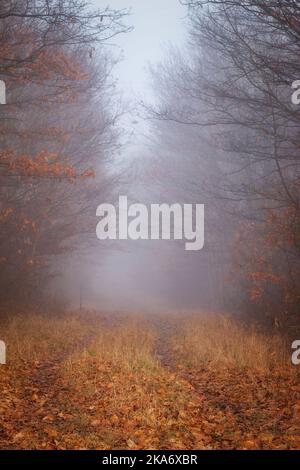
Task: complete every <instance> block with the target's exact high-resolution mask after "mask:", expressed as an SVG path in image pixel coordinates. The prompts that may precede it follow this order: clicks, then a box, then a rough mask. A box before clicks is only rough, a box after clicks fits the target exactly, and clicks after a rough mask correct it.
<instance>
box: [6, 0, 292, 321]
mask: <svg viewBox="0 0 300 470" xmlns="http://www.w3.org/2000/svg"><path fill="white" fill-rule="evenodd" d="M299 24H300V6H299V3H298V2H295V1H293V2H292V1H287V0H280V1H279V0H278V1H277V0H274V2H272V5H270V4H269V2H267V1H261V2H259V4H258V3H257V1H256V0H249V1H247V2H246V1H243V0H230V1H229V0H164V1H158V0H155V1H151V2H150V1H146V0H139V1H136V0H132V1H131V2H130V1H127V0H126V1H125V0H115V1H111V2H110V3H109V2H108V3H106V2H104V1H102V0H101V1H100V0H99V1H98V0H93V1H91V2H85V1H83V0H72V1H71V0H51V1H50V0H26V2H24V1H22V0H14V1H13V0H7V1H6V2H2V3H1V4H0V33H1V48H0V80H2V81H4V82H5V84H6V88H7V97H6V98H7V99H6V101H7V104H5V105H1V106H0V182H1V186H0V192H1V200H0V223H1V235H0V285H1V289H2V310H3V311H6V308H10V309H11V308H13V307H14V306H16V308H17V309H18V308H19V306H22V308H24V309H26V308H28V309H29V308H31V307H32V305H35V306H37V305H41V306H43V308H44V306H45V303H46V304H47V305H53V307H54V309H55V310H56V309H57V307H56V305H57V303H56V302H57V301H59V302H60V305H69V306H70V307H72V308H74V307H75V308H77V307H81V308H88V307H89V308H95V309H98V310H109V311H115V310H134V311H135V310H140V311H146V312H155V311H166V310H190V309H197V310H199V311H201V310H213V311H219V312H222V311H225V312H231V313H241V314H245V315H246V316H247V315H248V316H249V315H250V316H251V315H252V316H254V317H255V319H256V320H257V319H259V320H263V322H266V323H268V324H270V325H273V324H274V325H288V326H289V327H291V326H292V325H293V324H298V323H299V302H300V297H299V292H300V289H299V279H300V257H299V253H300V249H299V246H300V241H299V240H300V237H299V233H300V230H299V227H300V217H299V207H300V203H299V200H300V198H299V188H300V183H299V182H300V176H299V148H300V144H299V131H298V129H299V116H300V114H299V109H300V108H299V103H300V98H299V96H300V93H299V89H298V88H299V78H300V68H299V67H300V66H299V60H298V59H299V44H300V35H299ZM120 195H123V196H127V197H128V201H129V204H130V203H134V202H140V203H144V204H146V205H147V206H148V207H149V205H150V204H162V203H167V204H172V203H179V204H181V205H183V204H185V203H189V204H204V205H205V237H204V238H205V240H204V248H203V249H202V250H200V251H197V252H195V251H193V252H189V251H186V250H185V249H184V243H182V241H176V242H175V241H172V240H170V241H162V240H159V241H151V240H148V241H147V240H143V241H141V240H138V241H122V242H120V241H111V240H106V241H99V240H98V239H97V237H96V226H97V223H98V222H99V219H98V218H97V216H96V210H97V207H98V206H99V205H100V204H102V203H112V204H115V205H116V206H117V203H118V199H119V196H120ZM16 286H17V289H16ZM7 306H8V307H7Z"/></svg>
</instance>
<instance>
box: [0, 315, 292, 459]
mask: <svg viewBox="0 0 300 470" xmlns="http://www.w3.org/2000/svg"><path fill="white" fill-rule="evenodd" d="M0 338H1V339H2V340H4V341H5V342H6V345H7V365H2V366H0V394H1V401H0V448H1V449H105V450H110V449H174V450H175V449H300V383H299V373H298V370H297V368H295V367H292V366H291V365H290V364H289V360H288V357H286V355H285V350H286V349H285V345H284V342H283V340H281V338H280V337H277V336H266V335H263V334H260V333H258V332H257V331H256V330H254V329H249V328H246V327H244V326H243V325H241V324H238V323H237V322H236V321H235V320H232V319H231V318H229V317H222V316H208V315H196V314H194V315H181V316H180V315H160V316H155V315H153V316H142V315H134V314H131V315H130V314H128V315H125V314H124V315H112V316H110V315H104V314H94V313H88V312H86V313H85V314H66V315H63V316H61V317H58V316H52V317H49V316H48V317H46V316H43V315H33V314H32V315H29V316H28V315H26V316H21V315H18V316H14V317H13V318H11V319H8V320H3V321H2V322H1V325H0Z"/></svg>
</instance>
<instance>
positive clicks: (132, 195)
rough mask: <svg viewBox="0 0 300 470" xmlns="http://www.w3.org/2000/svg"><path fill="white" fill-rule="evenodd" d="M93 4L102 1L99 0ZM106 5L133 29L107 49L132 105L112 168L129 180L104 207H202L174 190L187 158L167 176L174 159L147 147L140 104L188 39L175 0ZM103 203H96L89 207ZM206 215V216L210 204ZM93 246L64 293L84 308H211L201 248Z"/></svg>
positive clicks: (147, 127) (148, 134)
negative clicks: (125, 12)
mask: <svg viewBox="0 0 300 470" xmlns="http://www.w3.org/2000/svg"><path fill="white" fill-rule="evenodd" d="M94 3H95V4H96V5H97V3H98V4H103V2H99V1H98V2H97V0H94ZM109 5H110V7H112V8H116V9H121V8H129V9H130V12H131V14H130V16H129V17H128V20H127V21H128V23H129V24H131V25H132V26H133V30H132V32H130V33H129V34H124V35H120V36H119V37H118V38H116V39H114V40H113V46H112V50H113V51H114V53H115V54H116V55H118V56H120V57H121V61H120V62H119V63H118V64H117V66H116V67H115V70H114V76H115V78H116V80H117V83H118V86H119V88H120V89H121V91H122V94H123V99H124V100H125V101H126V103H127V104H129V106H130V108H131V111H130V112H129V113H126V114H125V116H124V118H123V121H122V125H123V126H124V130H125V132H126V131H127V132H128V134H129V135H128V136H127V138H126V143H125V145H124V147H122V149H121V150H120V154H119V156H118V157H119V161H118V163H119V162H120V161H121V162H122V164H123V165H124V167H125V174H126V171H128V175H129V182H128V181H127V179H126V184H122V182H121V183H120V184H119V187H118V188H117V190H116V193H115V195H114V196H113V195H112V196H110V197H108V200H107V201H105V202H114V201H115V199H114V197H115V198H116V197H118V194H121V195H128V197H129V200H130V201H132V202H144V203H145V204H150V203H163V202H167V203H172V202H178V203H182V204H183V203H185V202H189V201H191V202H193V203H199V204H201V203H202V200H201V197H193V196H191V195H189V194H188V193H189V191H186V190H183V188H182V190H181V191H174V187H175V188H177V187H178V185H179V187H180V185H181V184H182V186H184V183H185V182H184V180H185V174H186V175H188V174H189V171H190V172H191V173H192V170H191V169H190V170H189V169H188V168H187V166H188V162H186V160H187V155H185V154H184V150H182V162H183V163H182V166H181V168H180V169H179V170H178V169H177V170H176V174H175V175H173V176H172V170H171V168H172V167H173V166H174V160H175V158H176V159H177V160H178V158H179V159H180V155H179V156H178V155H169V156H168V155H164V156H161V155H159V152H158V150H157V149H156V148H155V147H154V148H153V147H152V148H150V149H149V146H150V147H151V141H152V133H153V129H152V128H151V124H150V123H149V122H148V120H147V119H145V118H144V116H143V113H142V112H141V109H140V108H139V103H140V102H141V101H146V102H149V103H150V102H151V101H153V100H155V90H154V88H153V81H152V77H151V74H150V73H149V67H150V66H151V64H156V63H158V62H159V61H162V60H163V59H164V57H165V55H166V54H167V52H168V48H169V47H170V46H171V45H172V46H173V47H175V46H176V47H181V46H184V43H185V41H186V39H187V32H186V15H187V12H186V9H185V8H184V7H183V6H182V5H181V4H180V2H178V1H177V0H164V1H163V2H161V1H159V0H154V1H151V2H150V1H147V0H132V1H127V0H113V1H111V2H109ZM162 161H163V164H162ZM179 163H180V162H177V164H179ZM158 165H162V167H163V170H162V175H161V177H160V179H161V181H158V180H156V179H155V178H153V177H152V173H155V172H156V171H157V166H158ZM173 177H176V181H175V182H174V183H173V185H172V183H171V184H170V180H171V179H172V178H173ZM186 179H188V177H187V176H186ZM185 184H187V183H185ZM166 185H170V194H168V192H167V191H165V190H164V187H165V186H166ZM172 186H173V187H172ZM101 202H103V201H95V210H96V207H97V205H98V203H101ZM206 210H208V211H209V207H207V208H206ZM95 222H97V219H96V218H95ZM95 225H96V223H95ZM98 243H99V245H101V247H100V246H99V254H94V253H92V254H91V255H90V256H89V257H88V258H87V259H86V258H84V262H83V263H80V268H79V271H78V268H77V267H76V268H74V266H76V264H77V263H76V261H75V262H74V260H73V259H72V260H71V261H70V264H71V271H72V274H71V276H70V295H71V297H72V302H74V305H75V306H76V305H78V303H79V302H80V299H79V298H80V289H81V297H82V303H83V304H85V305H86V306H94V307H98V306H101V307H102V308H105V309H108V310H115V309H117V310H120V309H121V310H122V309H125V310H128V309H134V310H139V309H141V310H143V311H159V310H161V309H164V310H165V309H172V308H176V309H178V308H179V309H181V308H197V307H198V306H199V305H202V304H203V303H204V304H205V305H207V307H208V308H209V307H211V306H212V305H213V295H214V294H213V292H209V294H208V291H209V289H211V283H210V279H209V275H210V274H209V273H208V272H205V271H206V269H205V267H204V269H203V266H202V267H201V263H202V262H203V263H206V262H207V260H206V258H207V253H205V249H204V251H203V252H193V253H192V252H186V251H185V250H184V247H183V246H182V245H181V246H180V247H178V246H176V245H175V243H174V241H163V242H158V241H151V240H149V241H144V242H140V241H136V242H130V241H129V242H107V241H99V242H98ZM101 248H102V250H101ZM94 250H95V249H94ZM104 251H105V253H104ZM67 277H69V274H68V275H67ZM207 294H208V295H207Z"/></svg>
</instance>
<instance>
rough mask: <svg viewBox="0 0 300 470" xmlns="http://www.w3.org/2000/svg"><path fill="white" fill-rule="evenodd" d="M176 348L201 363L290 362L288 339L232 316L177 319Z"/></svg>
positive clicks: (260, 365) (253, 365)
mask: <svg viewBox="0 0 300 470" xmlns="http://www.w3.org/2000/svg"><path fill="white" fill-rule="evenodd" d="M172 343H173V349H175V350H176V351H177V352H178V353H180V355H181V357H182V359H184V360H185V362H186V363H188V364H190V365H193V366H195V365H196V366H197V365H199V364H203V363H204V364H207V365H212V366H215V367H238V368H243V367H250V368H259V369H265V370H269V369H273V368H274V367H282V366H287V365H288V364H290V352H289V350H288V347H287V343H286V339H285V338H284V337H283V336H280V335H279V334H274V333H271V334H267V333H265V332H261V331H259V329H258V327H255V326H253V325H252V326H249V325H246V324H244V323H242V322H241V321H239V320H238V319H236V318H234V317H232V316H229V315H218V314H196V313H194V314H190V315H186V316H185V318H184V320H183V318H181V320H180V319H178V318H177V334H176V336H175V337H174V338H173V340H172Z"/></svg>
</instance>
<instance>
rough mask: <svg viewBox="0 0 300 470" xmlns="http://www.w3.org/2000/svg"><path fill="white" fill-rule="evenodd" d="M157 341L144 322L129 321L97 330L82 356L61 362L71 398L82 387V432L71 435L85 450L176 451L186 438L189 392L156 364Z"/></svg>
mask: <svg viewBox="0 0 300 470" xmlns="http://www.w3.org/2000/svg"><path fill="white" fill-rule="evenodd" d="M123 320H124V319H123ZM156 341H157V331H156V330H155V329H154V328H152V327H151V325H150V324H149V322H148V321H146V320H143V319H141V318H138V317H135V318H130V317H129V318H127V319H126V320H125V321H123V322H122V325H121V326H116V327H114V328H111V327H110V326H107V327H106V328H101V329H99V330H98V331H97V334H96V338H95V340H94V341H93V342H92V343H91V345H90V346H89V347H88V348H87V349H86V350H85V351H83V352H82V353H81V354H78V355H73V356H72V357H70V358H69V359H68V360H67V361H66V362H65V364H64V367H63V374H64V377H65V380H66V382H67V384H68V387H69V388H70V390H72V392H71V393H73V394H74V396H76V394H77V393H78V392H79V391H80V390H82V383H84V384H85V392H84V393H85V396H84V399H82V401H81V403H80V404H79V408H78V413H79V414H80V419H81V420H83V421H84V422H85V424H86V425H85V431H84V429H83V428H82V429H81V432H80V435H79V433H77V435H76V436H73V437H74V438H75V439H76V440H78V441H80V442H81V443H82V445H83V446H84V447H85V448H95V447H96V448H102V449H107V448H131V449H134V448H180V447H181V446H182V445H183V441H184V439H191V433H190V431H188V430H187V428H188V422H187V420H188V412H187V410H188V408H189V406H191V404H190V403H189V400H188V390H186V387H185V384H183V383H182V381H180V380H175V376H174V375H172V374H170V372H169V371H167V370H165V369H164V368H163V367H162V366H161V365H160V363H159V361H158V360H157V358H156V355H155V346H156ZM69 412H71V413H74V410H69ZM91 427H92V431H91ZM95 431H96V432H95ZM192 439H193V437H192Z"/></svg>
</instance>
